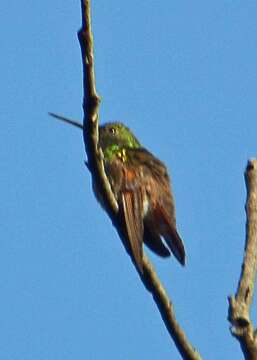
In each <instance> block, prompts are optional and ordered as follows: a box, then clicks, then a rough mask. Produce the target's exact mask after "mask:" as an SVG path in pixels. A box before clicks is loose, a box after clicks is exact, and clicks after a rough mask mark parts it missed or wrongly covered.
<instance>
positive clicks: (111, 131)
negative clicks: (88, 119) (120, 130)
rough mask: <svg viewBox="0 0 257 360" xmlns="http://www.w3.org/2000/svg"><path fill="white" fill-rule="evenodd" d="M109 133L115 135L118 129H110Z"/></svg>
mask: <svg viewBox="0 0 257 360" xmlns="http://www.w3.org/2000/svg"><path fill="white" fill-rule="evenodd" d="M109 132H110V134H113V135H114V134H116V129H115V128H114V127H110V128H109Z"/></svg>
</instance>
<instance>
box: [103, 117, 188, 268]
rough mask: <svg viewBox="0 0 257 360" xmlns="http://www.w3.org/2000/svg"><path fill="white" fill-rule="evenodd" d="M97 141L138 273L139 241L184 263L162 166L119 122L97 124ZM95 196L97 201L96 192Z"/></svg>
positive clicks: (141, 251)
mask: <svg viewBox="0 0 257 360" xmlns="http://www.w3.org/2000/svg"><path fill="white" fill-rule="evenodd" d="M99 144H100V147H101V148H102V151H103V154H104V167H105V172H106V175H107V177H108V179H109V181H110V185H111V188H112V191H113V193H114V195H115V198H116V200H117V202H118V205H119V211H120V213H121V216H122V221H124V226H125V229H126V233H127V238H128V240H129V247H130V250H131V254H132V256H133V258H134V260H135V263H136V265H137V267H138V269H139V270H140V272H141V273H142V272H143V265H142V259H143V242H144V243H145V244H146V245H147V246H148V247H149V248H150V249H151V250H152V251H154V252H155V253H156V254H158V255H160V256H162V257H167V256H170V251H171V252H172V253H173V255H174V256H175V257H176V258H177V260H178V261H179V262H180V263H181V264H182V265H184V264H185V250H184V245H183V242H182V240H181V238H180V236H179V235H178V232H177V230H176V218H175V207H174V199H173V196H172V192H171V187H170V179H169V176H168V173H167V169H166V167H165V165H164V164H163V163H162V162H161V161H160V160H158V159H157V158H156V157H155V156H154V155H153V154H151V153H150V152H149V151H148V150H146V149H145V148H143V147H142V146H141V145H140V143H139V141H138V140H137V138H136V137H135V136H134V135H133V133H132V132H131V131H130V130H129V129H128V128H127V127H125V126H124V125H123V124H121V123H107V124H105V125H103V126H101V127H100V128H99ZM97 198H98V200H99V201H100V202H101V200H100V197H99V194H98V196H97ZM103 206H104V204H103ZM161 237H162V238H164V240H165V243H166V244H164V242H163V241H162V239H161Z"/></svg>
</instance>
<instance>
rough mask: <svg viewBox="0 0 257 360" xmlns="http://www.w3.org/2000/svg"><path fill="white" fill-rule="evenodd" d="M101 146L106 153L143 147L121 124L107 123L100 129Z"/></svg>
mask: <svg viewBox="0 0 257 360" xmlns="http://www.w3.org/2000/svg"><path fill="white" fill-rule="evenodd" d="M99 144H100V146H101V148H102V150H103V152H104V153H105V152H106V150H108V151H109V150H111V149H113V150H114V151H115V150H117V149H119V148H123V147H128V148H134V149H135V148H139V147H140V146H141V145H140V143H139V141H138V140H137V138H136V137H135V136H134V134H133V133H132V132H131V131H130V130H129V128H127V127H126V126H125V125H123V124H122V123H119V122H113V123H107V124H105V125H102V126H100V128H99Z"/></svg>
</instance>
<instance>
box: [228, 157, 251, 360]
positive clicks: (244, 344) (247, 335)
mask: <svg viewBox="0 0 257 360" xmlns="http://www.w3.org/2000/svg"><path fill="white" fill-rule="evenodd" d="M245 182H246V188H247V200H246V206H245V210H246V216H247V221H246V241H245V254H244V260H243V264H242V269H241V275H240V278H239V283H238V288H237V292H236V294H235V296H230V297H229V314H228V319H229V321H230V323H231V325H232V326H231V329H230V330H231V333H232V335H233V336H235V337H236V338H237V339H238V341H239V342H240V345H241V348H242V351H243V353H244V356H245V359H246V360H256V359H257V334H256V330H255V329H254V326H253V323H252V321H251V319H250V309H251V304H252V300H253V295H254V285H255V278H256V270H257V159H254V160H249V161H248V165H247V168H246V171H245Z"/></svg>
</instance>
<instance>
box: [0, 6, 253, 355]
mask: <svg viewBox="0 0 257 360" xmlns="http://www.w3.org/2000/svg"><path fill="white" fill-rule="evenodd" d="M1 7H2V9H1V15H2V16H1V25H0V27H1V31H0V42H1V57H0V64H1V82H0V87H1V104H0V115H1V127H0V134H1V141H0V193H1V202H0V218H1V228H0V274H1V275H0V288H1V307H0V318H1V321H0V353H1V355H0V357H1V359H5V360H21V359H24V360H35V359H36V360H41V359H42V360H59V359H60V360H74V359H77V360H79V359H97V360H98V359H103V358H107V359H119V360H123V359H148V360H155V359H179V355H178V353H177V350H176V348H175V346H174V344H173V342H172V341H171V340H170V338H169V335H168V334H167V331H166V329H165V327H164V325H163V323H162V320H161V318H160V315H159V312H158V310H157V308H156V306H155V304H154V303H153V301H152V298H151V296H150V295H149V294H148V293H147V292H146V291H145V289H144V288H143V286H142V284H141V282H140V280H139V278H138V275H137V273H136V272H135V270H134V268H133V266H132V264H131V262H130V260H129V258H128V256H127V255H126V253H125V251H124V249H123V246H122V244H121V242H120V240H119V238H118V236H117V234H116V232H115V229H113V227H112V225H111V223H110V221H109V219H108V218H107V216H106V214H105V213H104V212H103V211H102V210H101V208H100V206H99V205H98V204H97V202H96V200H95V199H94V196H93V194H92V191H91V180H90V176H89V173H88V171H87V169H86V168H85V166H84V164H83V161H84V160H85V153H84V146H83V141H82V133H81V132H80V131H79V130H76V129H74V128H71V127H69V126H66V125H64V124H61V123H59V122H57V121H56V120H54V119H52V118H50V117H48V116H47V112H48V111H54V112H58V113H61V114H64V115H67V116H70V117H73V118H75V119H81V118H82V110H81V103H82V71H81V58H80V49H79V44H78V41H77V38H76V31H77V29H78V28H79V26H80V20H81V15H80V1H79V0H77V1H60V0H56V1H50V0H46V1H44V2H42V1H41V2H40V1H32V0H30V1H28V0H26V1H25V0H21V1H18V2H17V1H9V2H3V4H2V6H1ZM256 14H257V2H256V1H250V0H245V1H242V0H240V1H238V0H233V1H229V0H227V1H206V0H205V1H181V0H179V1H178V0H173V1H168V0H163V1H158V2H157V1H149V0H147V1H146V0H143V1H136V0H131V1H123V2H121V1H114V0H109V1H93V29H94V35H95V53H96V78H97V89H98V91H99V93H100V95H101V96H102V98H103V101H102V106H101V120H102V121H108V120H122V121H123V122H125V123H126V124H127V125H129V126H130V127H131V128H132V129H133V130H134V132H135V133H136V135H137V136H138V137H139V138H140V140H141V141H142V143H143V144H144V145H145V146H146V147H147V148H149V149H150V150H151V151H152V152H153V153H154V154H156V155H157V156H158V157H160V158H161V159H162V160H163V161H164V162H165V163H166V164H167V167H168V168H169V170H170V172H171V175H172V180H173V187H174V193H175V197H176V207H177V222H178V228H179V231H180V233H181V235H182V237H183V239H184V241H185V245H186V250H187V266H186V268H185V269H183V268H182V267H181V266H180V265H179V264H178V263H177V262H176V261H175V260H174V259H173V258H171V259H169V260H162V259H159V258H157V257H156V256H155V255H154V254H152V253H149V252H148V254H149V256H150V258H151V259H152V261H153V263H154V264H155V267H156V269H157V271H158V273H159V275H160V277H161V278H162V280H163V282H164V284H165V287H166V289H167V291H168V293H169V294H170V296H171V298H172V300H173V303H174V306H175V310H176V314H177V318H178V320H179V322H180V323H181V325H182V326H183V328H184V329H185V331H186V333H187V335H188V337H189V339H190V340H191V341H192V343H193V344H194V346H196V347H197V348H198V349H199V351H200V352H201V354H202V356H203V357H204V358H205V359H210V360H217V359H233V360H239V359H242V353H241V351H240V348H239V345H238V343H237V342H236V341H235V340H234V339H233V338H232V337H231V335H230V332H229V324H228V322H227V320H226V317H227V296H228V295H229V294H231V293H233V292H234V291H235V288H236V285H237V280H238V276H239V271H240V265H241V261H242V254H243V247H244V236H245V213H244V203H245V195H246V191H245V184H244V178H243V172H244V168H245V166H246V163H247V159H248V158H249V157H252V156H256V154H257V151H256V147H257V126H256V119H257V101H256V90H257V86H256V85H257V80H256V79H257V78H256V64H257V53H256V40H257V33H256ZM254 309H255V311H253V313H255V316H254V317H253V318H254V320H257V316H256V304H255V305H254Z"/></svg>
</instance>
